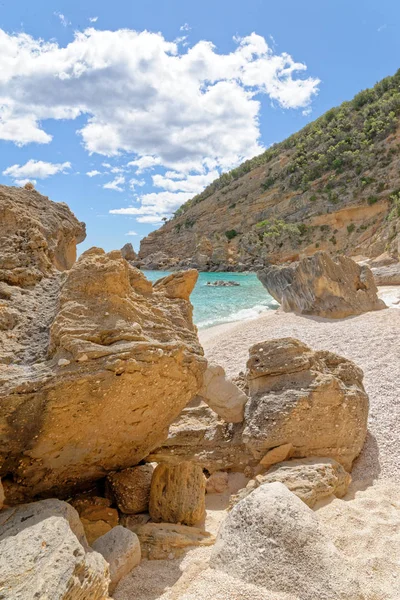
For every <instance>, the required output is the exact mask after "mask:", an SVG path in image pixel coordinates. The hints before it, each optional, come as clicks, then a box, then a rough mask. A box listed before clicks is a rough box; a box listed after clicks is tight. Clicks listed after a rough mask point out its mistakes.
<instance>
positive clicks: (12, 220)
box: [0, 185, 86, 287]
mask: <svg viewBox="0 0 400 600" xmlns="http://www.w3.org/2000/svg"><path fill="white" fill-rule="evenodd" d="M85 237H86V232H85V225H84V223H80V222H79V221H78V220H77V219H76V217H75V216H74V215H73V214H72V212H71V211H70V209H69V208H68V206H67V205H66V204H64V203H56V202H52V201H51V200H49V199H48V198H46V197H45V196H42V195H41V194H39V193H38V192H37V191H36V190H25V189H23V188H17V187H14V188H13V187H6V186H4V185H1V186H0V282H1V281H4V282H6V283H8V284H10V285H18V286H21V287H26V286H31V285H34V284H35V283H37V282H38V281H40V280H41V279H42V278H43V277H45V276H48V275H49V274H50V273H51V272H52V271H53V269H54V268H55V269H58V270H60V271H64V270H65V269H70V268H71V266H72V265H73V264H74V262H75V259H76V245H77V244H78V243H79V242H82V241H83V240H84V239H85Z"/></svg>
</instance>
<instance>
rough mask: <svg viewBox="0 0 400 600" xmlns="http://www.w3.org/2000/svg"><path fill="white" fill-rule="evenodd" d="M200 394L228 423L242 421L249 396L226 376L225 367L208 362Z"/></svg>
mask: <svg viewBox="0 0 400 600" xmlns="http://www.w3.org/2000/svg"><path fill="white" fill-rule="evenodd" d="M199 395H200V396H201V397H202V398H203V399H204V401H205V402H206V403H207V404H208V406H209V407H210V408H211V409H212V410H213V411H214V412H216V413H217V415H219V416H220V417H221V418H222V419H223V420H224V421H226V422H227V423H241V422H242V421H243V416H244V407H245V405H246V402H247V396H246V394H244V393H243V392H242V390H240V389H239V388H238V387H237V386H236V385H235V384H234V383H233V382H232V381H230V380H229V379H227V378H226V376H225V371H224V369H223V367H221V366H220V365H216V364H210V363H209V364H208V367H207V370H206V372H205V373H204V379H203V386H202V388H201V390H200V392H199Z"/></svg>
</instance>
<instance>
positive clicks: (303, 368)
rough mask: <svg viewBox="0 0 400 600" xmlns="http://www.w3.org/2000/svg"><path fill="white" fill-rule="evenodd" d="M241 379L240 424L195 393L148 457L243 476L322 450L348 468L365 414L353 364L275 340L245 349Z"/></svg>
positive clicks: (364, 430) (359, 373)
mask: <svg viewBox="0 0 400 600" xmlns="http://www.w3.org/2000/svg"><path fill="white" fill-rule="evenodd" d="M245 379H246V381H245V389H246V391H247V393H248V401H247V403H246V406H245V411H244V420H243V423H237V424H228V423H225V422H224V421H223V420H222V419H220V418H218V416H217V415H216V413H214V412H213V411H212V410H210V409H209V408H207V407H206V406H205V405H204V403H202V401H201V399H200V398H199V399H197V400H194V401H193V402H192V403H191V404H190V405H188V406H187V407H186V408H185V409H184V411H183V412H182V413H181V415H180V417H179V418H178V419H177V420H176V421H175V422H174V423H173V424H172V425H171V427H170V430H169V436H168V439H167V441H166V442H165V444H164V445H163V446H162V447H160V448H157V450H155V451H154V452H152V453H151V455H150V456H149V457H148V460H154V461H156V462H168V463H172V464H176V463H178V462H179V461H181V460H192V461H194V462H196V463H197V464H199V465H201V466H202V467H203V468H204V469H207V470H208V471H209V473H213V472H215V471H219V470H223V471H226V470H228V471H242V472H244V471H246V470H247V471H249V472H250V475H251V473H254V472H256V471H258V473H259V472H260V469H261V470H265V469H266V468H268V467H269V466H271V465H272V464H274V463H276V462H281V461H282V460H286V459H287V458H289V457H292V458H305V457H312V456H322V457H328V458H333V459H335V460H336V461H338V462H339V463H340V464H341V465H343V467H344V468H345V469H346V470H348V471H349V470H350V469H351V465H352V462H353V461H354V459H355V458H356V457H357V456H358V454H359V453H360V451H361V448H362V446H363V444H364V440H365V437H366V433H367V418H368V396H367V394H366V393H365V390H364V387H363V384H362V379H363V373H362V371H361V369H359V368H358V367H357V366H356V365H355V364H354V363H352V362H351V361H349V360H347V359H345V358H343V357H341V356H338V355H336V354H333V353H331V352H326V351H317V352H314V351H313V350H311V349H310V348H309V347H308V346H306V345H305V344H303V343H302V342H299V341H298V340H294V339H292V338H282V339H278V340H269V341H266V342H260V343H259V344H255V345H254V346H252V347H251V348H250V350H249V360H248V363H247V371H246V376H245Z"/></svg>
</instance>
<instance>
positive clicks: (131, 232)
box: [125, 231, 138, 235]
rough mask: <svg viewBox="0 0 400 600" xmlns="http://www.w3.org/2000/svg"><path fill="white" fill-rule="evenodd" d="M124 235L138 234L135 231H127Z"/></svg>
mask: <svg viewBox="0 0 400 600" xmlns="http://www.w3.org/2000/svg"><path fill="white" fill-rule="evenodd" d="M125 235H138V234H137V233H136V231H128V232H127V233H126V234H125Z"/></svg>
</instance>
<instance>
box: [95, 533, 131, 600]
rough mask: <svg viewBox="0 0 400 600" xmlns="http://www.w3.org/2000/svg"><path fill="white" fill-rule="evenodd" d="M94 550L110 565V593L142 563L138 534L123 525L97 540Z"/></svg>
mask: <svg viewBox="0 0 400 600" xmlns="http://www.w3.org/2000/svg"><path fill="white" fill-rule="evenodd" d="M92 548H93V550H95V551H96V552H99V553H100V554H101V555H102V556H103V557H104V558H105V560H106V561H107V562H108V564H109V565H110V576H111V583H110V593H112V592H113V591H114V589H115V588H116V586H117V585H118V583H119V581H120V580H121V579H122V577H125V575H128V573H130V572H131V571H132V569H134V568H135V567H136V566H137V565H138V564H139V563H140V558H141V552H140V542H139V538H138V536H137V535H136V533H133V531H130V530H129V529H126V528H125V527H122V526H121V525H117V527H114V528H113V529H111V531H109V532H108V533H106V534H104V535H102V536H101V537H99V538H97V540H96V541H95V542H94V543H93V546H92Z"/></svg>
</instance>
